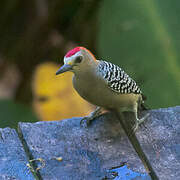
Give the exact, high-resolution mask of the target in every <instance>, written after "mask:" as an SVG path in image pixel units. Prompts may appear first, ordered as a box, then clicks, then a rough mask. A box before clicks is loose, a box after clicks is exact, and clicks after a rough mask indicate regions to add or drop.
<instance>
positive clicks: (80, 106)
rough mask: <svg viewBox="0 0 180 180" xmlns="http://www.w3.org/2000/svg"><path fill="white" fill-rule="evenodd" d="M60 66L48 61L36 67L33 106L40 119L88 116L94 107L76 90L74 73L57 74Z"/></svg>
mask: <svg viewBox="0 0 180 180" xmlns="http://www.w3.org/2000/svg"><path fill="white" fill-rule="evenodd" d="M58 69H59V66H58V65H57V64H55V63H52V62H46V63H43V64H40V65H38V66H37V67H36V70H35V72H34V75H33V76H34V78H33V82H32V87H33V107H34V110H35V112H36V113H37V115H38V117H39V119H41V120H45V121H50V120H51V121H52V120H61V119H68V118H72V117H79V116H86V115H88V114H89V113H90V112H91V111H92V110H93V107H92V105H90V104H89V103H87V102H86V101H85V100H83V99H82V98H81V97H80V96H79V95H78V94H77V92H76V91H75V90H74V88H73V85H72V83H71V81H72V75H73V74H72V73H70V72H67V73H65V74H62V75H61V76H56V75H55V72H56V71H57V70H58Z"/></svg>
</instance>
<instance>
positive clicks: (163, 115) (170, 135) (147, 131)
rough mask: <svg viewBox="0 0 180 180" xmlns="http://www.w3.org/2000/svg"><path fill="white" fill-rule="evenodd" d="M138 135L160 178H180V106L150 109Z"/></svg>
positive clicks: (164, 179)
mask: <svg viewBox="0 0 180 180" xmlns="http://www.w3.org/2000/svg"><path fill="white" fill-rule="evenodd" d="M145 126H146V128H141V130H139V131H138V132H137V133H136V136H137V138H138V140H139V142H140V144H141V146H142V149H143V151H144V152H145V154H146V156H147V158H148V159H149V161H150V163H151V165H152V166H153V169H154V171H155V173H156V174H157V176H158V177H159V179H162V180H174V179H175V180H180V106H177V107H173V108H163V109H158V110H151V111H150V118H149V119H148V121H147V122H146V123H145Z"/></svg>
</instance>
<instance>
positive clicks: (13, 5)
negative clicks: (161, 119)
mask: <svg viewBox="0 0 180 180" xmlns="http://www.w3.org/2000/svg"><path fill="white" fill-rule="evenodd" d="M179 6H180V2H179V1H178V0H174V1H173V2H172V1H170V0H166V1H164V0H156V1H155V0H144V1H139V0H134V1H132V0H113V1H110V0H98V1H97V0H32V1H23V0H13V1H12V0H1V5H0V72H1V74H0V98H1V100H0V127H5V126H11V127H15V126H16V124H17V122H18V121H31V122H34V121H37V120H38V118H37V117H36V115H34V114H33V113H32V110H31V104H32V99H33V94H32V83H31V81H32V77H33V73H34V70H35V68H36V66H37V65H38V64H41V63H45V62H47V61H50V62H56V63H59V65H60V64H62V63H63V61H62V60H63V56H64V54H65V53H66V52H67V51H68V50H70V49H71V48H74V47H76V46H84V47H86V48H88V49H90V50H91V51H92V52H93V53H94V54H95V56H96V57H97V58H98V59H104V60H107V61H111V62H113V63H115V64H118V65H119V66H120V67H122V68H123V69H124V70H125V71H126V72H127V73H128V74H130V76H131V77H133V79H135V80H136V81H137V83H138V85H139V86H140V87H141V89H142V90H143V92H144V94H145V95H146V96H147V103H146V104H148V106H149V107H151V108H161V107H168V106H175V105H178V104H179V102H180V50H179V47H180V21H179V20H180V12H179ZM69 83H71V82H69ZM65 95H66V94H65ZM67 96H68V94H67ZM44 99H45V98H40V101H43V100H44ZM64 103H65V102H64Z"/></svg>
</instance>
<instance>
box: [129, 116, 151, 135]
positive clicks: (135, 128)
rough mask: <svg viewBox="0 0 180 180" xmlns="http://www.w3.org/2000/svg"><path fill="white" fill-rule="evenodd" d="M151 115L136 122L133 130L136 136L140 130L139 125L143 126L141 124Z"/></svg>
mask: <svg viewBox="0 0 180 180" xmlns="http://www.w3.org/2000/svg"><path fill="white" fill-rule="evenodd" d="M149 115H150V114H149V113H147V114H146V115H145V116H144V117H143V118H141V119H137V120H136V122H135V125H134V126H133V128H132V131H133V133H134V134H135V133H136V131H137V130H138V128H139V125H141V124H142V123H143V122H144V121H145V120H146V119H147V118H148V116H149Z"/></svg>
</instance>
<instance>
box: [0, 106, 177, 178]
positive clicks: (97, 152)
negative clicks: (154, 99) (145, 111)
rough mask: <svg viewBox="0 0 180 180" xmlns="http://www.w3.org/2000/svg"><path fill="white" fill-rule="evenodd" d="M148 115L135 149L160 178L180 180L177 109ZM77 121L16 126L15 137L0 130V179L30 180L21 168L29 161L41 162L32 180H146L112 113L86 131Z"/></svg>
mask: <svg viewBox="0 0 180 180" xmlns="http://www.w3.org/2000/svg"><path fill="white" fill-rule="evenodd" d="M149 113H150V116H149V118H148V119H147V121H146V122H145V124H144V126H142V127H140V128H139V130H138V131H137V133H136V137H137V139H138V141H139V143H140V144H141V150H142V151H144V152H145V154H146V156H147V158H148V160H149V162H150V164H151V166H152V167H153V171H154V172H155V173H156V175H157V177H158V178H159V179H160V180H161V179H162V180H172V179H176V180H180V171H179V169H180V123H179V122H180V106H179V107H173V108H166V109H158V110H151V111H149ZM80 120H81V118H72V119H68V120H63V121H58V122H57V121H55V122H37V123H19V132H18V133H19V137H21V139H18V135H17V133H16V132H15V130H12V129H9V128H5V129H0V179H34V177H33V175H32V174H31V173H30V172H29V171H28V168H27V167H26V164H27V159H29V158H35V159H36V158H43V159H44V161H45V166H44V167H43V168H42V169H40V170H39V171H38V173H37V174H36V175H37V176H36V179H45V180H46V179H47V180H49V179H51V180H56V179H57V180H59V179H63V180H71V179H73V180H84V179H86V180H92V179H93V180H100V179H104V180H105V178H106V179H108V178H109V179H110V178H111V179H113V178H114V177H115V179H116V180H118V179H119V180H120V179H127V180H132V179H141V180H142V179H143V180H149V179H151V178H150V177H149V176H148V173H147V172H146V170H145V168H144V165H143V164H142V162H141V160H140V159H139V157H138V155H137V153H136V152H135V150H134V148H133V147H132V145H131V143H130V141H129V140H128V138H127V136H126V134H125V133H124V131H123V129H122V128H121V125H120V123H119V121H118V120H117V119H116V117H115V116H114V115H113V114H111V113H109V114H105V115H102V116H100V117H98V118H97V119H95V120H94V121H93V122H92V124H91V125H90V127H88V128H83V127H80V125H79V123H80ZM21 142H24V143H23V145H22V144H21ZM23 148H24V149H26V153H25V151H24V149H23ZM27 150H28V151H27ZM27 152H28V153H27ZM58 157H59V160H60V161H58V160H57V159H56V158H58ZM60 157H61V158H62V160H61V159H60ZM39 166H40V163H38V162H36V163H35V164H34V166H33V168H34V169H35V168H36V167H39ZM117 175H118V176H117Z"/></svg>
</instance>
